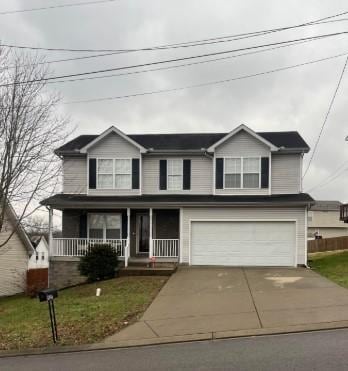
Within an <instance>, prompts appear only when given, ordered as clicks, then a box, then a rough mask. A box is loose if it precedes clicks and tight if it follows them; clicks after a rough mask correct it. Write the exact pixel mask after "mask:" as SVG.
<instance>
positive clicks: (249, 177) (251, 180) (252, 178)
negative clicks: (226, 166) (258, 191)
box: [243, 174, 259, 188]
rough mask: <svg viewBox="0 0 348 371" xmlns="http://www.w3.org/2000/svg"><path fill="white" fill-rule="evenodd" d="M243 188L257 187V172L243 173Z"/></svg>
mask: <svg viewBox="0 0 348 371" xmlns="http://www.w3.org/2000/svg"><path fill="white" fill-rule="evenodd" d="M243 188H259V174H244V175H243Z"/></svg>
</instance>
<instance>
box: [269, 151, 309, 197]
mask: <svg viewBox="0 0 348 371" xmlns="http://www.w3.org/2000/svg"><path fill="white" fill-rule="evenodd" d="M301 159H302V156H301V155H300V154H286V155H277V154H274V153H272V160H271V163H272V176H271V184H272V194H288V193H300V192H301V177H302V168H301V166H302V160H301Z"/></svg>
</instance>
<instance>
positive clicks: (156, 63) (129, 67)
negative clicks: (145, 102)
mask: <svg viewBox="0 0 348 371" xmlns="http://www.w3.org/2000/svg"><path fill="white" fill-rule="evenodd" d="M347 33H348V32H347V31H343V32H336V33H332V34H326V35H318V36H312V37H305V38H301V39H293V40H287V41H280V42H276V43H269V44H261V45H254V46H249V47H246V48H238V49H232V50H224V51H220V52H214V53H205V54H199V55H193V56H188V57H181V58H174V59H166V60H160V61H154V62H149V63H141V64H135V65H128V66H121V67H115V68H107V69H102V70H95V71H88V72H80V73H73V74H67V75H58V76H49V77H45V78H42V79H33V80H26V81H16V82H12V83H7V84H2V85H0V87H6V86H13V85H22V84H31V83H35V82H43V81H51V80H57V79H65V78H72V77H78V76H87V75H95V74H99V73H106V72H112V71H120V70H127V69H133V68H140V67H146V66H153V65H159V64H164V63H171V62H180V61H186V60H191V59H196V58H204V57H210V56H215V55H223V54H229V53H235V52H239V51H244V50H254V49H260V48H264V47H268V46H275V45H284V44H289V43H294V42H298V41H305V40H312V39H317V38H324V37H325V38H326V37H334V36H338V35H344V34H347Z"/></svg>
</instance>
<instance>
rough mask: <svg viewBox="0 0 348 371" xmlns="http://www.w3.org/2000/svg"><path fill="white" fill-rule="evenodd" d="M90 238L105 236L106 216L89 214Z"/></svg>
mask: <svg viewBox="0 0 348 371" xmlns="http://www.w3.org/2000/svg"><path fill="white" fill-rule="evenodd" d="M88 225H89V238H103V228H104V217H103V215H100V214H89V218H88Z"/></svg>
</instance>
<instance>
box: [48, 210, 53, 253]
mask: <svg viewBox="0 0 348 371" xmlns="http://www.w3.org/2000/svg"><path fill="white" fill-rule="evenodd" d="M48 251H49V254H50V256H52V255H53V209H52V208H51V207H49V208H48Z"/></svg>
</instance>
